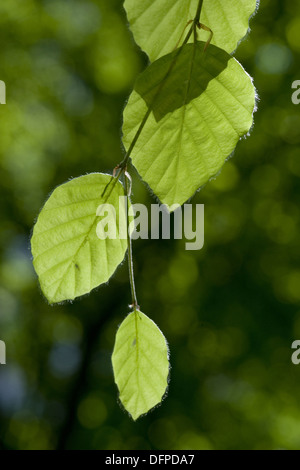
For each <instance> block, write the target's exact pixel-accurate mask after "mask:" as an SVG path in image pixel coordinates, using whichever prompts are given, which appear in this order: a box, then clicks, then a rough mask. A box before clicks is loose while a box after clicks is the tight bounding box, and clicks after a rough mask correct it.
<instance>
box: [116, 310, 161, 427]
mask: <svg viewBox="0 0 300 470" xmlns="http://www.w3.org/2000/svg"><path fill="white" fill-rule="evenodd" d="M124 357H125V359H124ZM112 364H113V370H114V375H115V382H116V384H117V386H118V389H119V393H120V400H121V402H122V404H123V406H124V407H125V409H126V410H127V411H128V412H129V413H130V414H131V416H132V418H133V419H134V420H136V419H137V418H138V417H139V416H141V415H143V414H145V413H147V412H148V411H149V410H151V409H152V408H153V407H154V406H156V405H157V404H158V403H160V402H161V400H162V398H163V396H164V394H165V392H166V389H167V386H168V375H169V360H168V347H167V343H166V340H165V338H164V336H163V334H162V333H161V331H160V330H159V328H158V327H157V326H156V325H155V323H154V322H153V321H152V320H150V318H148V317H147V316H146V315H145V314H143V313H142V312H140V311H134V312H132V313H130V314H129V315H128V316H127V317H126V318H125V320H124V321H123V323H122V324H121V325H120V327H119V329H118V332H117V335H116V342H115V347H114V351H113V355H112Z"/></svg>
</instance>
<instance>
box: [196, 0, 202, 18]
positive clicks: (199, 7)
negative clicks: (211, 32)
mask: <svg viewBox="0 0 300 470" xmlns="http://www.w3.org/2000/svg"><path fill="white" fill-rule="evenodd" d="M203 1H204V0H199V3H198V8H197V12H196V16H195V23H199V21H200V16H201V10H202V7H203Z"/></svg>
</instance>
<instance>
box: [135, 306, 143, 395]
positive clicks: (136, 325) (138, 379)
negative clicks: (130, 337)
mask: <svg viewBox="0 0 300 470" xmlns="http://www.w3.org/2000/svg"><path fill="white" fill-rule="evenodd" d="M134 323H135V363H136V381H137V384H138V389H139V388H140V377H139V372H138V371H139V332H138V313H137V311H136V310H135V312H134ZM143 400H144V403H145V399H144V398H143Z"/></svg>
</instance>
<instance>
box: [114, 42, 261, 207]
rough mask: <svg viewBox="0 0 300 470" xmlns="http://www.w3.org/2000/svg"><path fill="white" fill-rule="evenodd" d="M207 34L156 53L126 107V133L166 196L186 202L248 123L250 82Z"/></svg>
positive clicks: (141, 165)
mask: <svg viewBox="0 0 300 470" xmlns="http://www.w3.org/2000/svg"><path fill="white" fill-rule="evenodd" d="M204 44H205V43H204V42H197V43H195V44H186V45H185V46H183V47H182V48H181V49H180V50H179V51H174V52H173V53H172V54H168V55H166V56H164V57H161V58H160V59H158V60H157V61H155V62H154V63H153V64H151V65H150V66H149V67H148V68H147V69H146V70H145V71H144V72H143V73H142V74H141V75H140V76H139V77H138V79H137V82H136V85H135V88H134V91H133V93H132V94H131V96H130V98H129V101H128V104H127V106H126V108H125V110H124V125H123V141H124V145H125V147H126V148H128V147H129V145H130V143H131V142H132V140H133V138H134V136H135V134H136V132H137V130H138V129H139V126H140V123H141V121H142V120H143V118H144V116H145V115H146V113H147V112H150V111H151V112H150V114H149V117H148V119H147V121H146V124H145V126H144V128H143V130H142V132H141V134H140V136H139V138H138V140H137V143H136V145H135V147H134V149H133V151H132V154H131V158H132V162H133V164H134V165H135V167H136V168H137V170H138V172H139V173H140V175H141V177H142V178H143V179H144V180H145V181H146V182H147V183H148V184H149V186H150V187H151V188H152V190H153V191H154V192H155V194H156V195H157V196H158V197H159V199H160V200H161V201H162V202H163V203H164V204H168V205H169V206H171V205H172V204H183V203H184V202H185V201H186V200H187V199H188V198H190V197H191V196H192V195H193V194H194V192H195V191H196V190H197V189H198V188H199V187H200V186H202V185H204V184H205V183H206V182H207V181H209V179H210V178H211V177H212V176H215V175H216V174H217V173H218V172H219V170H220V169H221V167H222V165H223V164H224V162H225V160H226V159H227V158H228V157H229V156H230V154H231V153H232V152H233V150H234V148H235V146H236V144H237V142H238V140H239V139H240V138H241V137H242V136H244V135H245V134H247V133H248V131H249V129H250V128H251V126H252V123H253V112H254V109H255V89H254V86H253V84H252V80H251V78H250V77H249V75H248V74H247V73H246V72H245V71H244V69H243V68H242V66H241V65H240V64H239V63H238V62H237V61H236V60H235V59H234V58H232V57H231V56H230V55H229V54H227V53H226V52H225V51H223V50H221V49H219V48H217V47H215V46H212V45H210V46H209V47H208V49H207V51H206V52H205V53H204V52H203V49H204Z"/></svg>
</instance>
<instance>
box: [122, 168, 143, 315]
mask: <svg viewBox="0 0 300 470" xmlns="http://www.w3.org/2000/svg"><path fill="white" fill-rule="evenodd" d="M128 193H129V188H128V177H127V176H126V174H125V196H126V217H127V248H128V269H129V282H130V289H131V299H132V305H131V306H132V308H133V310H134V311H135V310H139V308H140V307H139V305H138V301H137V297H136V290H135V281H134V270H133V258H132V242H131V236H130V233H129V224H130V220H129V204H130V200H129V195H128Z"/></svg>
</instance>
